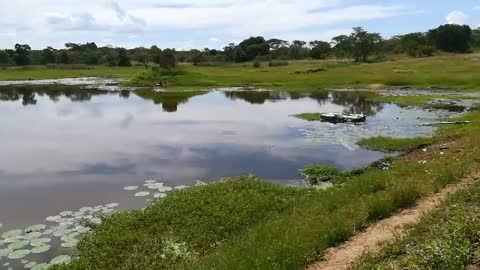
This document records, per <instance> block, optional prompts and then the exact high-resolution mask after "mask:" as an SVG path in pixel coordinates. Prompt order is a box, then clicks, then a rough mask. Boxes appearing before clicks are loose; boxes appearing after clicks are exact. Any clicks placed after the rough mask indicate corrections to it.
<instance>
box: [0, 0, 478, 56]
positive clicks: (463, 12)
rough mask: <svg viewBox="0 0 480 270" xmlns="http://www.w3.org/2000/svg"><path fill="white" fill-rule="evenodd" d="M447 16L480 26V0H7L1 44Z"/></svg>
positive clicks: (380, 26) (211, 42)
mask: <svg viewBox="0 0 480 270" xmlns="http://www.w3.org/2000/svg"><path fill="white" fill-rule="evenodd" d="M445 23H455V24H468V25H470V26H472V27H475V28H476V27H479V26H480V0H457V1H453V0H422V1H418V0H395V1H394V0H384V1H379V0H15V1H8V0H1V1H0V48H13V47H14V45H15V43H21V44H30V45H31V46H32V48H34V49H41V48H45V47H46V46H53V47H55V48H63V47H64V44H65V43H67V42H76V43H85V42H92V41H93V42H96V43H97V45H100V46H104V45H112V46H122V47H127V48H133V47H140V46H144V47H150V46H151V45H157V46H158V47H160V48H177V49H192V48H198V49H200V48H205V47H208V48H222V47H223V46H225V45H226V44H228V43H231V42H233V43H239V42H240V41H241V40H243V39H245V38H248V37H250V36H257V35H261V36H264V37H266V38H280V39H285V40H294V39H300V40H305V41H311V40H324V41H330V39H331V38H332V37H334V36H337V35H340V34H348V33H349V32H350V31H351V29H352V27H355V26H362V27H364V28H365V29H366V30H368V31H370V32H377V33H381V34H382V35H383V36H384V37H391V36H393V35H397V34H405V33H410V32H419V31H426V30H428V29H431V28H434V27H437V26H438V25H441V24H445Z"/></svg>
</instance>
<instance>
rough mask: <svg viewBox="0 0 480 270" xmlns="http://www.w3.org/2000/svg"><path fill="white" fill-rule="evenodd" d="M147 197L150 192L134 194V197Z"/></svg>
mask: <svg viewBox="0 0 480 270" xmlns="http://www.w3.org/2000/svg"><path fill="white" fill-rule="evenodd" d="M148 195H150V192H148V191H141V192H137V193H135V197H146V196H148Z"/></svg>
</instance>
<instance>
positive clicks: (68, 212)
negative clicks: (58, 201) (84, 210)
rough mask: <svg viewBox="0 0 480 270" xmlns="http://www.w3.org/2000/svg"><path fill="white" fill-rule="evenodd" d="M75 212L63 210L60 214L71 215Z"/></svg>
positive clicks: (63, 215)
mask: <svg viewBox="0 0 480 270" xmlns="http://www.w3.org/2000/svg"><path fill="white" fill-rule="evenodd" d="M72 214H73V212H72V211H63V212H60V216H62V217H68V216H71V215H72Z"/></svg>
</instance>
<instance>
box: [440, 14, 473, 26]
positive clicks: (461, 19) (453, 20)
mask: <svg viewBox="0 0 480 270" xmlns="http://www.w3.org/2000/svg"><path fill="white" fill-rule="evenodd" d="M468 17H469V16H468V15H467V14H465V13H463V12H461V11H452V12H450V13H449V14H448V15H447V17H445V19H446V20H447V22H448V23H449V24H460V25H463V24H465V23H466V22H467V19H468Z"/></svg>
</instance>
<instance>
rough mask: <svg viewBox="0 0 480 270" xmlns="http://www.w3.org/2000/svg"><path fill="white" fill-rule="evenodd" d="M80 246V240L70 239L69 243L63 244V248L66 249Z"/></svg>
mask: <svg viewBox="0 0 480 270" xmlns="http://www.w3.org/2000/svg"><path fill="white" fill-rule="evenodd" d="M77 245H78V240H77V239H70V240H69V241H67V242H64V243H62V247H64V248H73V247H76V246H77Z"/></svg>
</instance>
